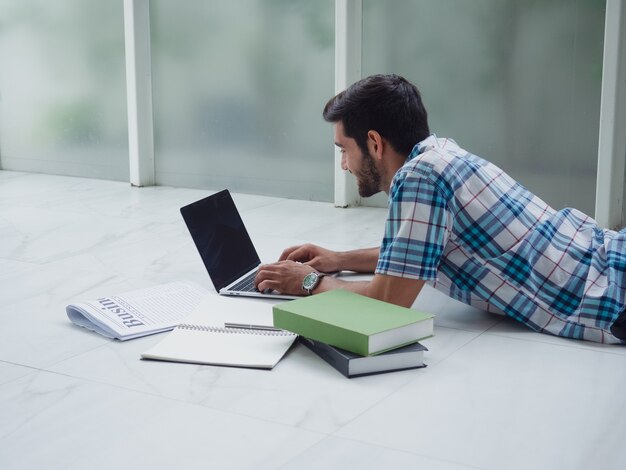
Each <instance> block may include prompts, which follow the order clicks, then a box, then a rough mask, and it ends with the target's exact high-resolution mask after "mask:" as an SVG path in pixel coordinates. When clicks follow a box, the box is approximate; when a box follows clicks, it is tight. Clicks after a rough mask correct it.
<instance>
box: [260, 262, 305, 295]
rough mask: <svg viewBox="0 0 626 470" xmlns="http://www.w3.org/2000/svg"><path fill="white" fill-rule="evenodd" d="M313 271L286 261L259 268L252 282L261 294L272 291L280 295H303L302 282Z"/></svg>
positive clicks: (302, 265) (300, 264)
mask: <svg viewBox="0 0 626 470" xmlns="http://www.w3.org/2000/svg"><path fill="white" fill-rule="evenodd" d="M313 271H315V269H313V268H312V267H311V266H308V265H306V264H302V263H297V262H295V261H287V260H285V261H278V262H277V263H272V264H264V265H261V266H259V269H258V270H257V274H256V278H255V281H254V282H255V284H256V288H257V289H259V291H261V292H263V291H264V290H266V289H272V290H275V291H278V292H280V293H281V294H289V295H304V294H305V292H304V291H303V290H302V280H303V279H304V276H306V275H307V274H309V273H310V272H313Z"/></svg>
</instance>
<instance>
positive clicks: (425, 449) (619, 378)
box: [336, 334, 626, 470]
mask: <svg viewBox="0 0 626 470" xmlns="http://www.w3.org/2000/svg"><path fill="white" fill-rule="evenodd" d="M625 380H626V368H625V367H624V358H623V357H622V356H620V355H615V354H607V353H598V352H595V351H587V350H584V349H578V348H571V347H564V346H557V345H552V344H546V343H540V342H531V341H520V340H512V339H510V338H503V337H499V336H495V335H484V334H483V335H481V336H480V337H479V338H477V339H475V340H474V341H472V342H470V343H468V344H467V345H466V346H465V347H463V348H460V349H459V350H458V351H456V352H455V353H454V354H452V355H451V356H450V357H448V358H447V359H446V360H445V361H442V362H441V363H440V364H438V366H437V367H436V368H433V369H432V370H431V373H430V374H428V375H424V376H423V377H420V378H419V379H416V380H414V381H412V382H411V383H410V384H408V385H406V386H404V387H402V388H400V389H399V390H398V391H397V392H396V393H394V394H392V395H391V396H389V397H388V398H387V399H385V400H384V401H383V402H382V403H380V404H378V405H376V406H375V407H373V408H372V409H370V410H368V411H367V412H365V413H364V414H363V415H361V416H360V417H359V418H357V419H355V420H354V421H352V422H351V423H350V424H348V425H346V426H344V427H343V428H342V429H341V430H339V431H338V432H337V433H336V435H337V436H339V437H344V438H350V439H355V440H358V441H360V442H363V443H369V444H374V445H378V446H383V447H388V448H392V449H397V450H402V451H406V452H414V453H417V454H420V455H424V456H428V457H431V458H437V459H446V460H449V461H454V462H460V463H463V464H465V465H470V466H474V467H479V468H485V469H494V470H495V469H502V468H507V469H528V468H532V469H546V470H554V469H585V468H602V469H616V470H617V469H619V468H623V463H624V458H625V457H626V451H624V450H623V446H622V445H621V443H622V441H623V439H624V438H625V437H626V398H625V396H624V393H623V384H624V381H625ZM390 422H391V423H393V424H392V425H390V426H386V423H390ZM383 428H384V432H373V430H375V429H383Z"/></svg>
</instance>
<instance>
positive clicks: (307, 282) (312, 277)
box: [302, 273, 317, 289]
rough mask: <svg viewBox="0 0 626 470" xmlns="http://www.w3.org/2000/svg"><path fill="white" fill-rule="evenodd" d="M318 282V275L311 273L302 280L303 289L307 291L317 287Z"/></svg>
mask: <svg viewBox="0 0 626 470" xmlns="http://www.w3.org/2000/svg"><path fill="white" fill-rule="evenodd" d="M316 281H317V273H309V274H307V275H306V276H304V279H303V280H302V287H304V288H305V289H311V288H313V287H314V286H315V282H316Z"/></svg>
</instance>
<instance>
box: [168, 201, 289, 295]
mask: <svg viewBox="0 0 626 470" xmlns="http://www.w3.org/2000/svg"><path fill="white" fill-rule="evenodd" d="M180 213H181V215H182V216H183V219H184V221H185V224H186V225H187V228H188V229H189V233H191V238H193V241H194V243H195V245H196V248H197V249H198V252H199V253H200V257H201V258H202V262H203V263H204V266H205V267H206V269H207V271H208V273H209V277H210V278H211V281H212V282H213V286H214V287H215V290H217V292H218V293H219V294H221V295H240V296H246V297H264V298H280V299H297V298H298V297H297V296H294V295H286V294H280V293H278V292H276V291H270V292H259V291H258V290H257V289H256V287H255V286H254V278H255V276H256V271H257V268H258V267H259V265H260V264H261V260H260V258H259V255H258V254H257V251H256V249H255V248H254V245H253V244H252V240H251V239H250V236H249V235H248V231H247V230H246V227H245V226H244V224H243V220H241V216H240V215H239V211H238V210H237V207H236V206H235V203H234V201H233V198H232V197H231V195H230V192H229V191H228V190H227V189H225V190H223V191H220V192H218V193H215V194H213V195H211V196H209V197H206V198H204V199H201V200H199V201H196V202H193V203H191V204H189V205H187V206H184V207H181V209H180Z"/></svg>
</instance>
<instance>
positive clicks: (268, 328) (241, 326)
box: [224, 323, 282, 331]
mask: <svg viewBox="0 0 626 470" xmlns="http://www.w3.org/2000/svg"><path fill="white" fill-rule="evenodd" d="M224 328H237V329H240V330H264V331H282V330H281V329H280V328H274V327H273V326H268V325H252V324H248V323H224Z"/></svg>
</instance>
